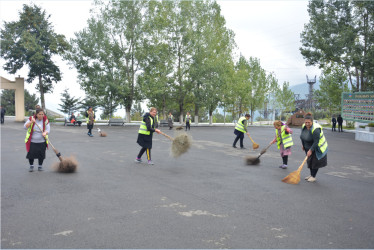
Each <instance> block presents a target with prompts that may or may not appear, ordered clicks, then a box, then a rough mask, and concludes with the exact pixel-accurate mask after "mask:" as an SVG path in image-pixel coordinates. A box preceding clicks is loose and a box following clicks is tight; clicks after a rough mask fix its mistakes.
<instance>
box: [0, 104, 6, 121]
mask: <svg viewBox="0 0 374 250" xmlns="http://www.w3.org/2000/svg"><path fill="white" fill-rule="evenodd" d="M0 109H1V124H4V116H5V108H4V107H3V106H0Z"/></svg>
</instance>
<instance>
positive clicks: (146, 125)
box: [135, 107, 161, 165]
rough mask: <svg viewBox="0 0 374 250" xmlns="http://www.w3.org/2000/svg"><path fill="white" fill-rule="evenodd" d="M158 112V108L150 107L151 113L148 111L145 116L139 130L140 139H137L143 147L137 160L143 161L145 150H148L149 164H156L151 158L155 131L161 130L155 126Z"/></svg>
mask: <svg viewBox="0 0 374 250" xmlns="http://www.w3.org/2000/svg"><path fill="white" fill-rule="evenodd" d="M156 114H157V109H156V108H153V107H152V108H150V110H149V113H146V114H145V115H144V116H143V120H142V123H141V124H140V127H139V131H138V140H137V141H136V142H137V143H138V144H139V145H140V146H141V147H142V148H141V149H140V151H139V154H138V156H137V157H136V159H135V162H137V163H141V162H142V156H143V154H144V153H145V152H147V160H148V164H149V165H154V163H153V161H152V159H151V149H152V138H153V133H154V132H156V133H158V134H160V133H161V131H160V130H159V129H157V128H155V120H154V119H155V116H156Z"/></svg>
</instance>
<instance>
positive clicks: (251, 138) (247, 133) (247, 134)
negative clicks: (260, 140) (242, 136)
mask: <svg viewBox="0 0 374 250" xmlns="http://www.w3.org/2000/svg"><path fill="white" fill-rule="evenodd" d="M246 134H247V135H248V137H249V139H251V141H252V143H253V144H254V143H255V142H254V141H253V140H252V138H251V136H250V135H249V133H248V132H247V133H246Z"/></svg>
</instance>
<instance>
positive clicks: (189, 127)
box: [186, 122, 191, 130]
mask: <svg viewBox="0 0 374 250" xmlns="http://www.w3.org/2000/svg"><path fill="white" fill-rule="evenodd" d="M187 128H188V130H191V124H190V123H189V122H186V130H187Z"/></svg>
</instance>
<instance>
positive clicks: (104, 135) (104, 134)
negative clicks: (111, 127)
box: [97, 128, 107, 137]
mask: <svg viewBox="0 0 374 250" xmlns="http://www.w3.org/2000/svg"><path fill="white" fill-rule="evenodd" d="M97 132H99V134H100V136H101V137H106V136H107V134H106V133H105V132H101V129H99V128H97Z"/></svg>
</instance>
